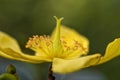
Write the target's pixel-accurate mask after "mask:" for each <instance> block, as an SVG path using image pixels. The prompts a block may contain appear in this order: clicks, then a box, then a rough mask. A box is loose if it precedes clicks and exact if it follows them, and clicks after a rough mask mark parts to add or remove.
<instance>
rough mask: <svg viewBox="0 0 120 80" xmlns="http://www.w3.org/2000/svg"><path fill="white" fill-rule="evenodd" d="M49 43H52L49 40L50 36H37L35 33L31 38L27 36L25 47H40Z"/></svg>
mask: <svg viewBox="0 0 120 80" xmlns="http://www.w3.org/2000/svg"><path fill="white" fill-rule="evenodd" d="M50 44H52V41H51V40H50V37H49V36H46V35H44V36H38V35H35V36H33V37H31V38H29V40H28V42H27V45H26V48H31V49H32V48H34V49H35V48H36V49H38V48H42V47H44V46H45V45H46V46H49V45H50Z"/></svg>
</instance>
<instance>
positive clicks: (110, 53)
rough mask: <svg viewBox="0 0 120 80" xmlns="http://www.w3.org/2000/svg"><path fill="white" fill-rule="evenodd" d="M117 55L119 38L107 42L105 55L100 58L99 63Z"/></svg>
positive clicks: (119, 50)
mask: <svg viewBox="0 0 120 80" xmlns="http://www.w3.org/2000/svg"><path fill="white" fill-rule="evenodd" d="M117 56H120V38H118V39H115V40H114V41H113V42H111V43H109V44H108V46H107V48H106V52H105V55H104V56H103V57H102V58H101V60H100V62H99V64H101V63H104V62H106V61H109V60H111V59H113V58H115V57H117Z"/></svg>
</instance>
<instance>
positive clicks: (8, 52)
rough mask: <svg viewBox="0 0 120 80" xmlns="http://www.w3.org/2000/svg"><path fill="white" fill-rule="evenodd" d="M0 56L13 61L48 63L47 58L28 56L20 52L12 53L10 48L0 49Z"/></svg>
mask: <svg viewBox="0 0 120 80" xmlns="http://www.w3.org/2000/svg"><path fill="white" fill-rule="evenodd" d="M0 56H2V57H5V58H9V59H13V60H19V61H24V62H29V63H41V62H45V61H46V62H50V60H49V58H47V57H46V56H36V55H28V54H24V53H20V52H16V51H13V50H12V49H10V48H4V49H2V48H0Z"/></svg>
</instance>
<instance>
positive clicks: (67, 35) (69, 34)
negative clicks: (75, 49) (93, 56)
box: [60, 26, 89, 54]
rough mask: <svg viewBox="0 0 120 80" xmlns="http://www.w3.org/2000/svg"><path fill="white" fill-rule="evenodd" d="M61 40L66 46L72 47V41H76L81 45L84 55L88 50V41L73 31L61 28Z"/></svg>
mask: <svg viewBox="0 0 120 80" xmlns="http://www.w3.org/2000/svg"><path fill="white" fill-rule="evenodd" d="M60 35H61V39H64V41H66V42H67V45H68V46H73V41H77V42H78V43H79V44H81V47H82V48H83V51H84V50H85V51H84V53H85V54H86V53H87V52H88V49H89V41H88V39H87V38H86V37H84V36H83V35H81V34H79V33H78V32H76V31H75V30H74V29H71V28H68V27H65V26H61V34H60Z"/></svg>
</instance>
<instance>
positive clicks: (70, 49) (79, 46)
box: [0, 16, 120, 74]
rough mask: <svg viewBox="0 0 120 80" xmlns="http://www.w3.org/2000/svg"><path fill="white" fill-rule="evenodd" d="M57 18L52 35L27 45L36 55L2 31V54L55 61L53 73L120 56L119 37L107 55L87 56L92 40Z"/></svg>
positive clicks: (32, 40)
mask: <svg viewBox="0 0 120 80" xmlns="http://www.w3.org/2000/svg"><path fill="white" fill-rule="evenodd" d="M54 18H55V19H56V28H55V29H54V30H53V32H52V35H51V36H46V35H43V36H38V35H35V36H33V37H31V38H29V40H28V42H27V45H26V48H30V49H32V50H33V51H35V55H28V54H25V53H23V52H22V51H21V50H20V48H19V45H18V43H17V41H16V40H15V39H14V38H12V37H11V36H9V35H8V34H6V33H4V32H0V56H2V57H5V58H9V59H14V60H20V61H25V62H30V63H41V62H52V70H53V72H57V73H61V74H65V73H70V72H74V71H77V70H81V69H83V68H86V67H89V66H94V65H98V64H101V63H104V62H107V61H109V60H111V59H113V58H115V57H117V56H119V55H120V38H118V39H115V40H114V41H113V42H111V43H109V44H108V46H107V48H106V52H105V55H104V56H101V55H100V54H93V55H87V53H88V51H89V40H88V39H87V38H86V37H84V36H83V35H81V34H79V33H78V32H76V31H75V30H74V29H71V28H68V27H66V26H63V25H61V21H62V20H63V18H57V17H56V16H54Z"/></svg>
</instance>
